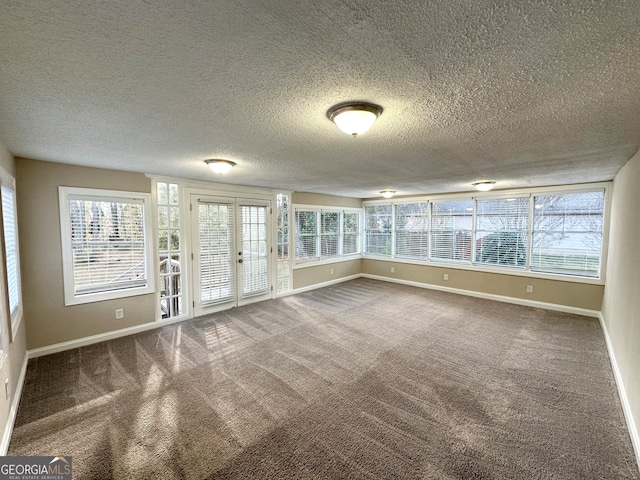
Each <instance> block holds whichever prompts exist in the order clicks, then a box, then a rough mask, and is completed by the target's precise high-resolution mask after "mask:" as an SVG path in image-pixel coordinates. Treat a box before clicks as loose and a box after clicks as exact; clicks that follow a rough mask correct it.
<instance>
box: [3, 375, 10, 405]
mask: <svg viewBox="0 0 640 480" xmlns="http://www.w3.org/2000/svg"><path fill="white" fill-rule="evenodd" d="M4 395H5V398H6V399H7V400H8V399H9V379H8V378H7V379H6V380H5V381H4Z"/></svg>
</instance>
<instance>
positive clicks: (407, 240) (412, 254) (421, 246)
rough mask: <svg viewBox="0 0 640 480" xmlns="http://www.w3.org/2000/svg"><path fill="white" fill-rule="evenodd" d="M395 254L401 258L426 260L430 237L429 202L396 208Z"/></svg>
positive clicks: (399, 205)
mask: <svg viewBox="0 0 640 480" xmlns="http://www.w3.org/2000/svg"><path fill="white" fill-rule="evenodd" d="M394 213H395V217H394V224H393V229H394V232H395V242H394V252H395V255H396V256H397V257H400V258H415V259H419V260H426V258H427V253H428V250H427V247H428V238H429V237H428V235H429V229H428V227H429V202H421V203H401V204H398V205H396V206H395V212H394Z"/></svg>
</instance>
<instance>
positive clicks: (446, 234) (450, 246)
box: [430, 199, 473, 263]
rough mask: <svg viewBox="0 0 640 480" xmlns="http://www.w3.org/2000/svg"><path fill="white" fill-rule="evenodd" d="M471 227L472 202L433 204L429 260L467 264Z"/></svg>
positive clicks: (469, 251) (453, 201) (469, 253)
mask: <svg viewBox="0 0 640 480" xmlns="http://www.w3.org/2000/svg"><path fill="white" fill-rule="evenodd" d="M472 226H473V200H471V199H464V200H449V201H438V202H433V203H432V205H431V252H430V258H431V259H432V260H442V261H455V262H465V263H469V262H470V261H471V250H472V248H471V247H472V245H471V231H472Z"/></svg>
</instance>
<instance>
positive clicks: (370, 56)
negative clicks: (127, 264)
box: [0, 0, 640, 197]
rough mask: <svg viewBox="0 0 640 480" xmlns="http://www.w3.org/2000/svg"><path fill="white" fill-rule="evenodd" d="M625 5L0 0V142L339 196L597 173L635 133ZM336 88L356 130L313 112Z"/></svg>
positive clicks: (635, 14)
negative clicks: (223, 170)
mask: <svg viewBox="0 0 640 480" xmlns="http://www.w3.org/2000/svg"><path fill="white" fill-rule="evenodd" d="M638 18H640V2H638V0H612V1H607V2H602V1H588V0H581V1H577V0H575V1H570V0H569V1H563V2H556V1H522V2H512V1H505V2H496V1H485V0H467V1H459V0H435V1H429V2H409V1H402V0H385V1H383V0H368V1H347V0H343V1H340V0H324V1H321V2H320V1H302V2H288V1H277V0H274V1H266V0H265V1H261V0H244V1H217V0H216V1H204V0H201V1H199V0H190V1H184V0H159V1H154V2H146V1H141V0H131V1H127V2H85V1H83V0H64V1H63V0H47V1H44V0H43V1H33V0H25V1H12V2H5V3H4V4H3V6H2V15H1V16H0V32H1V33H0V45H2V47H1V48H0V142H1V143H3V144H5V145H6V146H7V148H8V149H9V150H10V151H11V153H13V154H14V155H15V156H23V157H28V158H33V159H38V160H47V161H55V162H62V163H70V164H78V165H86V166H96V167H103V168H113V169H120V170H129V171H136V172H145V173H153V174H160V175H169V176H177V177H186V178H194V179H201V180H210V181H220V182H228V183H234V184H244V185H255V186H266V187H276V188H285V189H291V190H296V191H308V192H317V193H327V194H337V195H345V196H354V197H372V196H375V195H377V192H378V191H379V190H381V189H383V188H393V189H395V190H397V191H398V193H399V194H413V193H438V192H452V191H465V190H469V189H470V188H471V187H470V183H471V182H474V181H478V180H486V179H492V180H495V181H497V182H498V187H500V188H508V187H523V186H535V185H552V184H566V183H580V182H587V181H600V180H609V179H612V178H613V176H614V175H615V173H616V172H617V171H618V170H619V169H620V167H621V166H622V165H623V164H624V163H625V162H626V161H627V160H628V159H629V158H630V157H631V156H632V155H633V154H634V153H635V151H636V150H637V149H638V147H639V146H640V79H639V76H638V72H639V71H640V24H639V21H638ZM347 100H365V101H371V102H374V103H377V104H380V105H382V106H383V108H384V112H383V114H382V116H381V117H380V118H379V119H378V121H377V122H376V124H375V125H374V126H373V128H372V129H371V130H370V132H368V133H367V134H366V135H363V136H362V137H361V138H358V139H352V138H350V137H348V136H346V135H344V134H343V133H341V132H339V131H338V129H337V128H336V127H335V125H333V124H332V123H331V122H330V121H329V120H328V119H327V118H326V115H325V114H326V111H327V109H328V108H330V107H331V106H332V105H334V104H336V103H340V102H343V101H347ZM211 157H223V158H228V159H230V160H233V161H236V162H237V163H238V166H237V167H236V168H235V169H234V170H233V171H232V172H231V173H230V174H228V175H226V176H224V177H219V176H217V175H215V174H213V173H212V172H211V171H210V170H209V169H208V167H207V166H206V165H205V164H204V163H203V162H202V160H204V159H205V158H211Z"/></svg>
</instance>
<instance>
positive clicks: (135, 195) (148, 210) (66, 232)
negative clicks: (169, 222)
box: [58, 187, 155, 306]
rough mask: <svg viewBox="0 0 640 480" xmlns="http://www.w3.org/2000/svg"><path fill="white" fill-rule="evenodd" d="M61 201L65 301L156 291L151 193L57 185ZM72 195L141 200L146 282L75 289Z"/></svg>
mask: <svg viewBox="0 0 640 480" xmlns="http://www.w3.org/2000/svg"><path fill="white" fill-rule="evenodd" d="M58 193H59V202H60V233H61V240H62V267H63V268H62V271H63V277H64V301H65V305H67V306H68V305H80V304H85V303H93V302H100V301H103V300H112V299H116V298H125V297H132V296H137V295H144V294H148V293H154V291H155V289H154V278H155V269H154V265H155V262H154V256H153V251H154V248H153V238H154V237H153V219H152V212H153V210H152V202H151V194H149V193H141V192H124V191H118V190H99V189H94V188H77V187H58ZM72 196H79V197H86V198H87V199H88V200H95V201H102V202H123V203H126V202H127V201H132V200H133V201H135V202H142V208H143V214H142V215H143V225H144V247H145V252H144V258H145V275H146V280H147V283H146V285H144V286H135V287H130V288H119V289H115V290H108V291H104V292H95V293H86V294H80V295H78V294H76V293H75V292H74V275H73V274H74V270H73V250H72V245H71V212H70V209H69V200H70V197H72Z"/></svg>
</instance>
